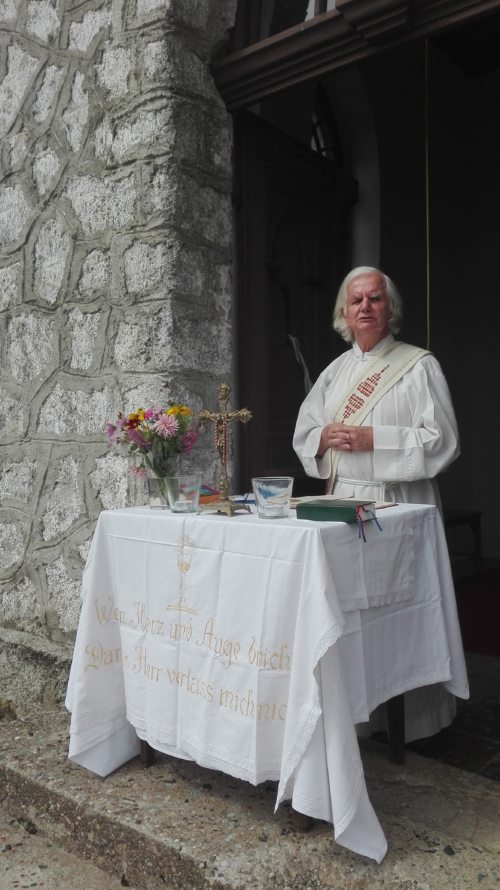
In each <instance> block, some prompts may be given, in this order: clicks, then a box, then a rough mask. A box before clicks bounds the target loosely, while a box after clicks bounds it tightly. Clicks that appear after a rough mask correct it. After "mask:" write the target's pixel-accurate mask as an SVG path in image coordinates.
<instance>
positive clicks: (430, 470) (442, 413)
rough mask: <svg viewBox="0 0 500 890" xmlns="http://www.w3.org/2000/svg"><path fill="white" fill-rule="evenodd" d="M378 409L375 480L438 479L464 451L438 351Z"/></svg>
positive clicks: (390, 393)
mask: <svg viewBox="0 0 500 890" xmlns="http://www.w3.org/2000/svg"><path fill="white" fill-rule="evenodd" d="M386 400H387V401H386ZM384 403H385V404H384ZM377 409H378V406H376V407H375V409H374V411H373V449H374V450H373V469H374V477H375V479H377V480H380V481H382V482H412V481H415V480H418V479H432V478H434V477H435V476H437V474H438V473H440V472H441V471H442V470H444V469H445V468H446V467H447V466H448V465H449V464H450V463H451V462H452V461H453V460H455V458H457V457H458V455H459V454H460V445H459V437H458V429H457V422H456V418H455V412H454V410H453V405H452V402H451V397H450V392H449V389H448V385H447V383H446V380H445V377H444V374H443V372H442V370H441V366H440V365H439V362H438V361H437V360H436V359H435V358H434V356H431V355H428V356H425V358H423V359H421V361H419V362H417V363H416V365H414V366H413V368H411V370H410V371H409V372H408V373H407V374H405V376H404V377H403V379H402V380H400V381H399V382H398V383H397V384H396V386H395V387H393V390H392V391H390V392H389V393H388V394H387V395H386V396H385V397H384V399H382V400H381V403H380V409H379V410H377ZM388 412H389V414H390V415H391V416H390V417H388V416H387V415H388ZM384 414H385V415H386V416H385V417H384ZM386 421H388V422H386ZM394 421H396V422H394Z"/></svg>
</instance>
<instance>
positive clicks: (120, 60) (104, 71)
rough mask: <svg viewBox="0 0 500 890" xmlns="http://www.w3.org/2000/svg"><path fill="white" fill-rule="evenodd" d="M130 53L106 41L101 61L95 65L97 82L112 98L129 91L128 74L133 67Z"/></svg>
mask: <svg viewBox="0 0 500 890" xmlns="http://www.w3.org/2000/svg"><path fill="white" fill-rule="evenodd" d="M131 55H132V54H131V51H130V50H129V49H127V48H126V47H124V46H113V45H112V44H111V43H107V44H106V46H105V47H104V52H103V54H102V62H101V64H100V65H96V72H97V80H98V83H99V84H100V85H101V86H102V87H104V89H105V90H106V92H107V93H108V94H109V96H110V97H111V98H113V99H119V98H121V97H122V96H126V95H127V93H128V91H129V76H130V72H131V71H132V68H133V64H132V59H131Z"/></svg>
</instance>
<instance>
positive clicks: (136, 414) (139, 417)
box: [128, 408, 144, 427]
mask: <svg viewBox="0 0 500 890" xmlns="http://www.w3.org/2000/svg"><path fill="white" fill-rule="evenodd" d="M143 420H144V409H143V408H138V410H137V411H132V413H131V414H129V416H128V423H129V426H132V427H135V426H138V425H139V424H140V423H142V421H143Z"/></svg>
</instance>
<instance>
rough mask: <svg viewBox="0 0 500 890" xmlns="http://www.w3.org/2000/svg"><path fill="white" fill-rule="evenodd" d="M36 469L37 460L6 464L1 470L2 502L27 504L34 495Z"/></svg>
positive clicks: (0, 492)
mask: <svg viewBox="0 0 500 890" xmlns="http://www.w3.org/2000/svg"><path fill="white" fill-rule="evenodd" d="M36 469H37V463H36V461H35V460H26V459H25V460H22V461H15V462H11V463H4V465H3V468H2V469H1V470H0V502H2V503H3V502H4V501H8V500H15V501H21V502H22V503H23V504H27V503H28V501H29V500H30V498H31V496H32V494H33V490H34V486H35V478H36Z"/></svg>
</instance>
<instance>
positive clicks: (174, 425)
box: [153, 414, 179, 439]
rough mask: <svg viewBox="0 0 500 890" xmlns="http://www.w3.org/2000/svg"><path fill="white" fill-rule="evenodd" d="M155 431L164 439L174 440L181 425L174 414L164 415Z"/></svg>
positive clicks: (159, 419) (155, 426) (157, 423)
mask: <svg viewBox="0 0 500 890" xmlns="http://www.w3.org/2000/svg"><path fill="white" fill-rule="evenodd" d="M153 429H154V431H155V433H158V435H159V436H161V437H162V438H163V439H173V438H174V436H176V435H177V433H178V431H179V424H178V422H177V420H176V418H175V417H174V416H173V414H162V415H161V417H159V418H158V420H157V421H156V423H155V424H154V427H153Z"/></svg>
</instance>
